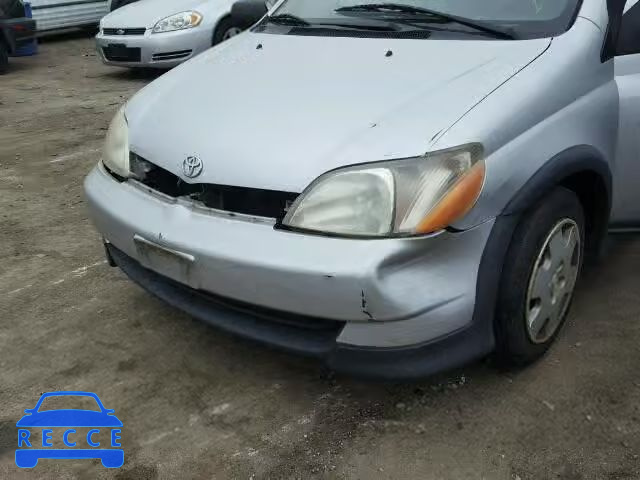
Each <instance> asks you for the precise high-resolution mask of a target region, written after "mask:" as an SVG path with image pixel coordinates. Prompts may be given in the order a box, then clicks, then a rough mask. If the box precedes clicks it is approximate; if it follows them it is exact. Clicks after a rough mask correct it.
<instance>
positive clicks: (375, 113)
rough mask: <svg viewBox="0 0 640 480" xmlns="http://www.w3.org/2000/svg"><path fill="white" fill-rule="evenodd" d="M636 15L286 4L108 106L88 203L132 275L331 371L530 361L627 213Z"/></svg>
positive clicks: (528, 4) (510, 5) (632, 208)
mask: <svg viewBox="0 0 640 480" xmlns="http://www.w3.org/2000/svg"><path fill="white" fill-rule="evenodd" d="M234 11H235V12H236V13H237V16H238V21H239V23H246V24H248V23H250V22H252V21H255V20H257V19H260V18H261V16H262V15H264V13H265V12H264V7H262V8H260V7H259V5H258V4H255V3H246V2H245V3H242V4H238V5H237V6H236V7H234ZM639 32H640V4H638V3H637V0H633V1H626V2H625V1H624V0H620V1H616V0H611V1H609V2H605V1H603V0H582V1H581V0H553V1H546V2H545V1H542V0H485V1H483V2H475V1H473V2H471V1H468V0H450V1H447V2H442V1H438V0H412V1H409V0H406V2H405V3H402V4H398V3H390V2H380V3H371V2H364V3H363V2H361V1H360V2H359V1H357V0H332V1H323V2H319V1H317V0H286V1H283V2H281V3H280V4H279V5H277V6H276V7H275V8H274V9H273V10H272V11H270V12H269V15H267V16H266V17H263V18H261V19H260V20H259V22H258V23H257V24H256V25H254V26H253V27H252V28H251V30H250V31H247V32H245V33H242V34H241V35H238V36H236V37H234V38H232V39H231V40H229V41H228V42H225V43H224V44H223V45H221V46H220V47H216V48H213V49H211V50H209V51H208V52H206V53H204V54H202V55H200V56H198V57H197V58H196V59H194V60H192V61H190V62H189V63H188V64H185V65H182V66H180V67H178V68H177V69H174V70H173V71H171V72H169V73H168V74H166V75H164V76H162V77H161V78H159V79H157V80H155V81H154V82H153V83H152V84H151V85H149V86H148V87H146V88H144V89H143V90H142V91H140V92H139V93H138V94H137V95H135V96H134V97H133V98H132V99H131V100H130V101H129V102H128V103H127V104H126V105H125V106H124V107H123V108H121V109H120V110H119V111H118V113H117V114H116V115H115V117H114V119H113V121H112V123H111V126H110V129H109V132H108V134H107V139H106V145H105V150H104V155H103V158H102V161H101V162H100V163H99V164H98V165H97V166H96V167H95V169H94V170H93V171H92V172H91V173H90V174H89V176H88V177H87V179H86V183H85V188H86V195H87V200H88V205H89V208H90V212H91V217H92V218H93V221H94V222H95V224H96V226H97V228H98V230H99V231H100V232H101V234H102V235H103V237H104V242H105V246H106V251H107V257H108V259H109V261H110V262H111V264H112V265H117V266H119V267H120V268H121V269H122V270H124V272H125V273H126V274H128V275H129V276H130V277H131V278H132V279H133V280H134V281H135V282H137V283H139V284H140V285H142V286H143V287H144V288H146V289H147V290H148V291H149V292H151V293H153V294H155V295H157V296H158V297H160V298H162V299H164V300H166V301H167V302H168V303H169V304H171V305H173V306H175V307H178V308H180V309H183V310H185V311H186V312H188V313H190V314H191V315H193V316H194V317H197V318H199V319H202V320H204V321H206V322H209V323H211V324H213V325H215V326H217V327H219V328H221V329H223V330H226V331H229V332H232V333H235V334H238V335H240V336H243V337H246V338H249V339H253V340H257V341H259V342H262V343H265V344H269V345H272V346H274V347H277V348H281V349H285V350H288V351H291V352H296V353H300V354H305V355H310V356H313V357H317V358H319V359H321V360H322V361H323V362H325V363H326V364H327V365H328V366H329V367H331V368H333V369H335V370H338V371H341V372H346V373H349V374H357V375H361V376H367V377H376V378H385V379H400V378H412V377H421V376H425V375H429V374H431V373H433V372H436V371H440V370H442V369H446V368H450V367H453V366H455V365H460V364H462V363H464V362H468V361H471V360H473V359H477V358H479V357H482V356H485V355H487V354H489V353H490V352H495V353H496V355H497V357H498V358H500V359H501V360H502V361H504V362H508V363H515V364H526V363H529V362H532V361H534V360H535V359H537V358H539V357H540V356H541V355H543V353H544V352H545V351H546V350H547V349H548V348H549V346H550V344H551V343H552V342H553V341H554V339H555V338H556V337H557V335H558V332H559V330H560V327H561V326H562V324H563V322H564V320H565V318H566V317H567V312H568V310H569V307H570V304H571V300H572V296H573V293H574V289H575V285H576V281H577V280H578V277H579V274H580V271H581V269H582V266H583V264H585V262H587V261H590V260H593V259H595V258H596V257H598V255H599V253H600V251H601V246H602V243H603V239H604V237H605V235H606V233H607V230H608V229H615V228H617V229H633V228H637V227H638V226H640V201H639V200H640V193H639V189H638V185H639V181H640V136H639V135H638V133H637V124H638V119H639V118H640V33H639ZM256 79H259V81H256ZM149 328H153V326H152V325H149Z"/></svg>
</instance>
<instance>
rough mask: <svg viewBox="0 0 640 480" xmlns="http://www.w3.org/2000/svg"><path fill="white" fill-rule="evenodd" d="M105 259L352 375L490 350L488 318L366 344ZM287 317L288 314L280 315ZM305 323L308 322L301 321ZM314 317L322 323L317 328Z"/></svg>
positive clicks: (228, 325) (262, 338) (332, 325)
mask: <svg viewBox="0 0 640 480" xmlns="http://www.w3.org/2000/svg"><path fill="white" fill-rule="evenodd" d="M106 250H107V257H108V259H109V262H110V263H111V262H113V263H114V264H115V265H117V266H118V267H120V268H121V269H122V270H123V271H124V272H125V273H126V274H127V275H128V276H129V277H130V278H131V279H132V280H133V281H134V282H136V283H138V284H139V285H141V286H142V287H143V288H145V289H146V290H147V291H149V292H150V293H152V294H154V295H155V296H157V297H159V298H160V299H162V300H164V301H166V302H167V303H168V304H170V305H172V306H174V307H176V308H178V309H180V310H183V311H185V312H186V313H188V314H189V315H191V316H193V317H195V318H197V319H199V320H202V321H204V322H206V323H209V324H211V325H214V326H216V327H218V328H220V329H222V330H225V331H227V332H230V333H232V334H236V335H238V336H241V337H244V338H247V339H250V340H254V341H258V342H260V343H263V344H266V345H269V346H271V347H275V348H277V349H280V350H286V351H289V352H294V353H297V354H302V355H305V356H311V357H316V358H319V359H321V360H322V361H323V362H324V363H325V364H326V365H327V366H328V367H329V368H331V369H333V370H335V371H336V372H339V373H345V374H347V375H350V376H355V377H360V378H368V379H373V380H383V381H402V380H413V379H420V378H424V377H427V376H429V375H432V374H434V373H438V372H441V371H443V370H448V369H450V368H453V367H456V366H460V365H462V364H465V363H468V362H470V361H473V360H476V359H478V358H480V357H482V356H484V355H486V354H487V353H489V352H490V351H491V350H492V349H493V345H494V340H493V332H492V329H491V328H490V327H488V326H487V322H473V323H472V324H471V327H469V328H466V329H464V330H461V331H458V332H455V333H453V334H451V335H448V336H446V337H443V338H440V339H438V340H435V341H432V342H429V343H426V344H421V345H413V346H408V347H402V348H369V347H357V346H352V345H345V344H340V343H338V342H336V338H337V337H338V335H339V333H340V331H341V329H342V328H343V326H344V323H343V322H336V321H332V320H327V321H319V320H317V319H308V320H305V317H304V316H300V318H301V320H300V321H299V322H297V325H294V324H292V323H291V320H290V319H283V321H282V322H280V321H274V318H275V316H276V315H277V314H276V313H273V314H272V315H270V316H268V317H266V316H265V315H264V314H263V312H258V313H252V312H251V311H249V310H248V309H247V308H242V309H234V308H228V307H229V306H228V304H226V303H225V302H220V301H218V300H216V297H212V296H211V295H209V294H207V293H204V292H200V291H198V290H194V289H192V288H189V287H187V286H185V285H182V284H180V283H178V282H175V281H173V280H170V279H168V278H166V277H163V276H162V275H159V274H157V273H155V272H153V271H151V270H148V269H146V268H144V267H143V266H142V265H140V264H139V263H138V262H137V261H136V260H134V259H132V258H130V257H128V256H127V255H126V254H124V253H123V252H121V251H120V250H118V249H117V248H115V247H114V246H113V245H111V244H107V245H106ZM284 315H287V316H290V315H291V314H284ZM305 321H306V322H310V323H309V324H308V325H305ZM317 322H324V327H323V328H319V327H318V325H317Z"/></svg>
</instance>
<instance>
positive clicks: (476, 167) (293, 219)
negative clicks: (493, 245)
mask: <svg viewBox="0 0 640 480" xmlns="http://www.w3.org/2000/svg"><path fill="white" fill-rule="evenodd" d="M482 154H483V151H482V146H481V145H480V144H469V145H464V146H462V147H457V148H454V149H448V150H442V151H439V152H433V153H428V154H427V155H424V156H421V157H414V158H406V159H401V160H393V161H387V162H376V163H370V164H365V165H357V166H353V167H347V168H342V169H338V170H334V171H332V172H328V173H325V174H324V175H322V176H320V177H319V178H318V179H316V180H315V181H314V182H313V183H311V185H309V187H307V189H306V190H305V191H304V192H303V193H302V195H300V196H299V197H298V199H296V201H295V202H294V204H293V205H292V206H291V208H290V209H289V212H288V213H287V215H286V216H285V218H284V220H283V222H282V223H283V225H285V226H288V227H291V228H295V229H302V230H313V231H318V232H323V233H329V234H337V235H346V236H367V237H371V236H373V237H387V236H407V235H417V234H425V233H430V232H435V231H437V230H441V229H443V228H445V227H447V226H449V225H451V223H452V222H454V221H455V220H457V219H459V218H461V217H462V216H464V215H465V214H466V213H467V212H468V211H469V210H471V208H472V207H473V206H474V205H475V203H476V201H477V199H478V197H479V195H480V192H481V190H482V185H483V183H484V174H485V166H484V160H483V158H482Z"/></svg>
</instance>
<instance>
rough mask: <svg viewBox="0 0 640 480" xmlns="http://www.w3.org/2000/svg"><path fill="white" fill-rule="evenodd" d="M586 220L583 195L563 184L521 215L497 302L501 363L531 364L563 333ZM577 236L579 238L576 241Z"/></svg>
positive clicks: (581, 259) (510, 364)
mask: <svg viewBox="0 0 640 480" xmlns="http://www.w3.org/2000/svg"><path fill="white" fill-rule="evenodd" d="M584 224H585V222H584V212H583V209H582V205H581V204H580V201H579V200H578V197H577V196H576V194H575V193H573V192H572V191H571V190H568V189H566V188H562V187H557V188H555V189H554V190H553V191H552V192H550V193H549V194H548V195H547V196H546V197H545V198H544V199H543V200H542V201H541V202H540V203H538V204H537V205H536V206H534V207H533V208H532V209H530V210H529V211H528V212H526V213H525V214H524V215H523V217H522V218H521V220H520V222H519V224H518V226H517V227H516V229H515V232H514V235H513V238H512V240H511V244H510V246H509V249H508V251H507V257H506V259H505V264H504V268H503V272H502V278H501V281H500V289H499V293H498V304H497V306H496V325H495V326H496V353H497V357H498V361H499V362H500V363H501V364H503V365H506V366H524V365H527V364H530V363H532V362H534V361H536V360H537V359H539V358H540V357H542V356H543V355H544V354H545V353H546V351H547V350H548V349H549V347H550V346H551V344H552V343H553V342H554V341H555V339H556V337H557V336H558V332H560V330H561V329H562V326H563V324H564V322H565V320H566V317H567V314H568V312H569V309H570V306H571V300H572V299H573V292H574V290H575V284H576V281H577V279H578V277H579V275H580V272H581V270H582V262H583V258H584V239H585V228H584ZM575 235H579V236H578V239H577V242H576V244H575V245H573V242H572V240H571V239H572V238H574V237H575ZM558 252H560V253H561V254H558ZM559 259H560V260H559ZM554 299H555V303H554V301H553V300H554Z"/></svg>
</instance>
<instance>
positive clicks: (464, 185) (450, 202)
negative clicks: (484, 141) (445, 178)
mask: <svg viewBox="0 0 640 480" xmlns="http://www.w3.org/2000/svg"><path fill="white" fill-rule="evenodd" d="M484 175H485V165H484V162H483V161H479V162H478V163H476V164H475V165H474V166H473V167H471V169H470V170H469V172H468V173H467V174H466V175H464V176H463V177H462V178H461V179H460V180H458V182H456V183H455V185H453V187H451V190H449V191H448V192H447V194H446V195H445V196H444V197H442V200H440V201H439V202H438V204H437V205H436V206H435V207H434V208H433V209H432V210H431V211H430V212H429V213H428V214H427V216H426V217H425V218H424V220H422V222H420V224H419V225H418V228H417V229H416V231H417V232H419V233H431V232H435V231H438V230H442V229H443V228H446V227H448V226H449V225H451V224H452V223H453V222H455V221H456V220H458V219H459V218H462V217H463V216H464V215H465V214H466V213H467V212H469V210H471V209H472V208H473V206H474V205H475V204H476V201H477V200H478V197H479V196H480V192H481V191H482V185H483V184H484Z"/></svg>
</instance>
